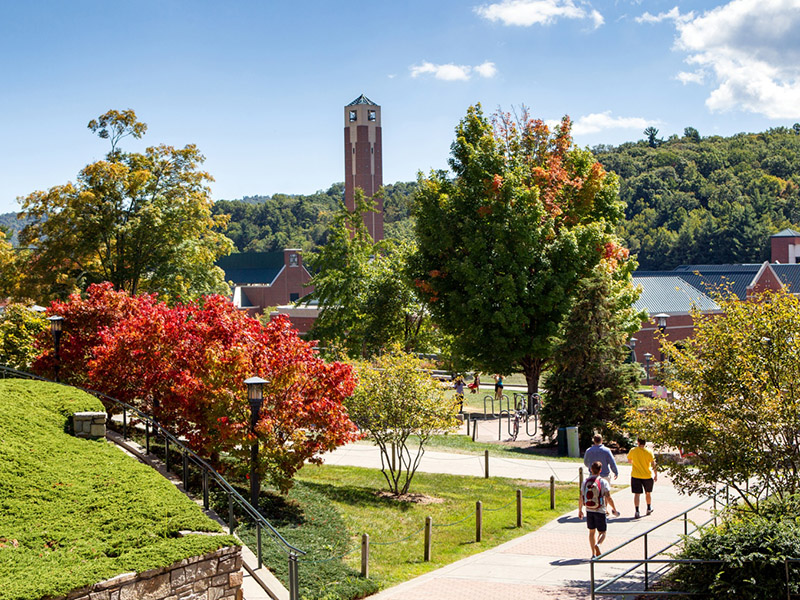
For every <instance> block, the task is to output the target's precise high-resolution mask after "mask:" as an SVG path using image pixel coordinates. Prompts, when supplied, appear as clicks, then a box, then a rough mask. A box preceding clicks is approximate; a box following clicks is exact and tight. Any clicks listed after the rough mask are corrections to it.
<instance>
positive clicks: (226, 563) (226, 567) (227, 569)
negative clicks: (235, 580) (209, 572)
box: [219, 556, 241, 573]
mask: <svg viewBox="0 0 800 600" xmlns="http://www.w3.org/2000/svg"><path fill="white" fill-rule="evenodd" d="M237 558H238V557H236V556H231V557H230V558H225V559H223V560H221V561H219V572H220V573H231V572H233V571H238V570H239V569H240V568H241V567H239V568H237V567H236V560H237Z"/></svg>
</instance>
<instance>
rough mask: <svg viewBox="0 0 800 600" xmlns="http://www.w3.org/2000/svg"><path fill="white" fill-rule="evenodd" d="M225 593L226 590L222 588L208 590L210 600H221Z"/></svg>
mask: <svg viewBox="0 0 800 600" xmlns="http://www.w3.org/2000/svg"><path fill="white" fill-rule="evenodd" d="M224 593H225V588H224V587H220V586H213V587H210V588H208V600H219V599H220V598H222V595H223V594H224Z"/></svg>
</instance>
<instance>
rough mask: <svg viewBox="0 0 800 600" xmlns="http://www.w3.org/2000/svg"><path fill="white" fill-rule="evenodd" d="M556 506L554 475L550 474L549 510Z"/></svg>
mask: <svg viewBox="0 0 800 600" xmlns="http://www.w3.org/2000/svg"><path fill="white" fill-rule="evenodd" d="M555 508H556V476H555V475H550V510H555Z"/></svg>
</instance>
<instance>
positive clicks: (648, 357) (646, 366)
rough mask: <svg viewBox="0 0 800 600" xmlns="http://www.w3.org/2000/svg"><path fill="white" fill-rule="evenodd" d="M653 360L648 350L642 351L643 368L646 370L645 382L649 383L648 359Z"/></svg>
mask: <svg viewBox="0 0 800 600" xmlns="http://www.w3.org/2000/svg"><path fill="white" fill-rule="evenodd" d="M651 360H653V355H652V354H650V353H649V352H645V353H644V370H645V371H647V383H650V361H651Z"/></svg>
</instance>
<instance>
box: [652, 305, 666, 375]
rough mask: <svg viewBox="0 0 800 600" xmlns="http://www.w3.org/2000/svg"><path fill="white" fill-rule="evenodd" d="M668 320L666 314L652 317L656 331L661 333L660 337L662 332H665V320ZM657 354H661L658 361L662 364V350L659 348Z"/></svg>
mask: <svg viewBox="0 0 800 600" xmlns="http://www.w3.org/2000/svg"><path fill="white" fill-rule="evenodd" d="M668 318H669V315H668V314H666V313H659V314H657V315H653V319H655V321H656V324H657V325H658V330H659V331H660V332H661V335H662V336H663V335H664V332H665V331H666V330H667V319H668ZM659 345H660V344H659ZM659 353H660V354H661V359H660V360H661V362H662V363H663V362H664V349H663V348H661V350H660V351H659Z"/></svg>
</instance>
